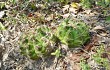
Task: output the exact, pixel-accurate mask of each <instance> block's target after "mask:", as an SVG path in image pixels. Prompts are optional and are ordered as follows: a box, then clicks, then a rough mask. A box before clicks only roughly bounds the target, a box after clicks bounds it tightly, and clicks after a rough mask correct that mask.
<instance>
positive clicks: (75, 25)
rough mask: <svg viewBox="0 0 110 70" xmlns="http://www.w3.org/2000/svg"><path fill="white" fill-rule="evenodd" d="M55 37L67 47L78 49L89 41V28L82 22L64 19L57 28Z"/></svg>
mask: <svg viewBox="0 0 110 70" xmlns="http://www.w3.org/2000/svg"><path fill="white" fill-rule="evenodd" d="M56 36H57V37H58V38H59V39H60V40H61V42H62V43H64V44H66V45H68V46H69V47H79V46H82V45H83V44H84V43H86V42H87V41H88V40H89V39H90V36H89V28H88V27H87V25H86V24H85V23H84V22H78V21H77V22H75V21H72V20H68V19H66V20H65V21H64V22H62V23H61V24H60V25H59V27H58V28H57V32H56Z"/></svg>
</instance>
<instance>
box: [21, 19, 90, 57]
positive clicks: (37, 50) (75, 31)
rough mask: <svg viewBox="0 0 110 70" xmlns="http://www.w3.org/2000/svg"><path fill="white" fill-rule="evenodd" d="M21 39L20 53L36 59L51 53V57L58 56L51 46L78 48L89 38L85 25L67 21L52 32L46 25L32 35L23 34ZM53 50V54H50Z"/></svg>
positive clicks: (38, 28) (39, 27)
mask: <svg viewBox="0 0 110 70" xmlns="http://www.w3.org/2000/svg"><path fill="white" fill-rule="evenodd" d="M53 31H54V32H53ZM22 39H23V40H22V41H21V43H20V45H21V48H20V49H21V53H22V54H24V55H26V56H28V57H30V58H31V59H37V58H39V57H42V56H47V55H51V53H52V55H59V54H60V53H57V54H56V50H57V51H58V48H57V49H56V50H55V48H53V45H52V44H56V43H57V42H61V43H62V44H65V45H68V47H73V48H74V47H79V46H82V45H83V44H84V43H86V42H87V41H88V40H89V39H90V36H89V28H88V27H87V25H86V24H85V23H83V22H75V21H72V20H68V19H67V20H65V21H63V22H62V23H61V24H60V25H59V26H58V27H56V29H54V30H53V29H51V27H48V26H46V25H42V26H38V27H37V29H36V30H35V33H34V34H32V33H30V34H25V35H24V36H23V37H22ZM53 50H54V51H55V52H52V51H53ZM59 52H60V51H59ZM53 53H55V54H53Z"/></svg>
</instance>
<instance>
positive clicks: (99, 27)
mask: <svg viewBox="0 0 110 70" xmlns="http://www.w3.org/2000/svg"><path fill="white" fill-rule="evenodd" d="M93 30H104V27H102V26H100V25H98V26H96V27H94V28H93Z"/></svg>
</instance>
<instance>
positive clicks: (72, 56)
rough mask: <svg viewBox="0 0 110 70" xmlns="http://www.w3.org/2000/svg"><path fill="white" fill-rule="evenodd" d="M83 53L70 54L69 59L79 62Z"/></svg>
mask: <svg viewBox="0 0 110 70" xmlns="http://www.w3.org/2000/svg"><path fill="white" fill-rule="evenodd" d="M82 54H83V52H79V53H73V54H70V56H69V58H70V59H71V60H72V61H74V62H80V60H81V55H82Z"/></svg>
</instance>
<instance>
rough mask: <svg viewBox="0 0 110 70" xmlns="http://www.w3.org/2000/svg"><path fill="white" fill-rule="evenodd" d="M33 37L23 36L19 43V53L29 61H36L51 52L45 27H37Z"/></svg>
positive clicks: (47, 31) (47, 30)
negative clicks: (28, 58)
mask: <svg viewBox="0 0 110 70" xmlns="http://www.w3.org/2000/svg"><path fill="white" fill-rule="evenodd" d="M35 31H36V33H34V35H32V34H30V35H29V34H28V35H26V36H24V37H23V38H22V39H24V40H23V41H22V43H21V48H20V49H21V53H22V54H23V55H26V56H28V57H30V58H31V59H37V58H39V57H42V56H45V55H46V54H47V53H49V52H50V51H51V50H50V49H51V48H50V47H49V46H50V43H49V40H50V38H51V33H49V32H50V29H49V28H48V27H47V26H39V27H38V28H37V29H36V30H35Z"/></svg>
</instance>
